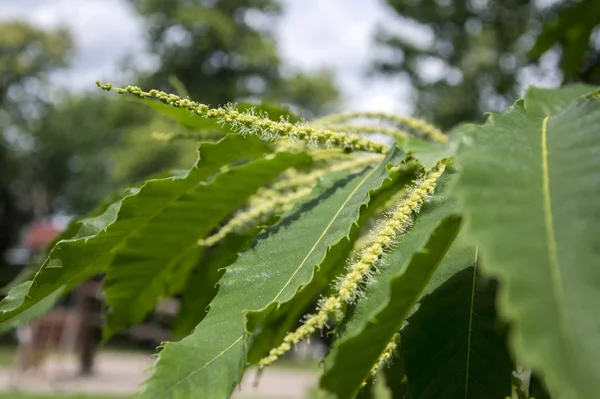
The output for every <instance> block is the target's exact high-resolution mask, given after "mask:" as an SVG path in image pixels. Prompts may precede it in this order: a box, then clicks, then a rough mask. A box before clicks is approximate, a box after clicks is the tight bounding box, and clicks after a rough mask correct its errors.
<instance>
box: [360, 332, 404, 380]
mask: <svg viewBox="0 0 600 399" xmlns="http://www.w3.org/2000/svg"><path fill="white" fill-rule="evenodd" d="M398 346H400V333H396V334H394V336H393V337H392V339H391V340H390V342H388V343H387V345H386V346H385V349H384V350H383V352H381V355H379V358H378V359H377V362H376V363H375V364H374V365H373V367H371V371H369V377H373V376H374V375H375V374H376V373H377V370H379V367H380V366H381V364H382V363H390V362H391V360H392V358H393V357H394V355H395V353H396V351H397V350H398ZM365 385H367V383H366V381H365V382H363V383H362V386H365Z"/></svg>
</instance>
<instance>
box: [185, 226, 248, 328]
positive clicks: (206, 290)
mask: <svg viewBox="0 0 600 399" xmlns="http://www.w3.org/2000/svg"><path fill="white" fill-rule="evenodd" d="M259 232H260V229H258V228H256V229H252V231H251V232H249V233H247V234H244V235H239V234H235V233H231V234H228V235H227V237H225V238H224V239H223V241H222V242H221V243H220V244H219V245H218V246H217V247H215V248H209V249H207V250H206V252H207V253H206V254H205V256H204V257H203V259H202V260H201V261H200V264H199V265H198V267H197V268H196V269H195V270H194V271H193V272H192V274H191V275H189V276H188V281H187V284H186V286H185V290H184V292H183V295H182V297H181V306H180V308H179V313H178V314H177V317H176V318H175V322H174V325H173V336H174V337H183V336H186V335H188V334H189V333H190V332H191V331H192V330H193V329H194V327H196V325H197V324H198V323H200V321H202V319H203V318H204V317H205V316H206V312H207V311H208V305H209V304H210V302H211V301H212V300H213V298H214V297H215V295H216V294H217V286H216V284H217V282H218V281H219V279H220V278H221V276H222V275H223V273H224V272H225V269H224V268H225V267H227V266H229V265H230V264H232V263H233V262H234V261H235V260H236V259H237V257H238V254H239V253H240V252H241V251H243V250H244V249H245V248H246V247H248V246H249V244H250V243H249V241H250V237H253V236H255V235H256V234H258V233H259Z"/></svg>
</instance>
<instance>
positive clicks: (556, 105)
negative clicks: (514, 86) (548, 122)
mask: <svg viewBox="0 0 600 399" xmlns="http://www.w3.org/2000/svg"><path fill="white" fill-rule="evenodd" d="M598 89H600V88H599V87H598V86H590V85H584V84H573V85H568V86H564V87H561V88H559V89H542V88H538V87H530V88H529V89H527V92H526V93H525V110H526V111H527V113H529V114H531V115H534V116H537V117H540V118H544V117H546V116H549V115H554V114H557V113H559V112H561V111H562V110H564V109H565V108H567V107H568V106H569V104H571V103H572V102H573V101H575V100H577V99H578V98H580V97H583V96H585V95H587V94H591V93H594V92H596V91H598Z"/></svg>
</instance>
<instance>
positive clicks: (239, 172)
mask: <svg viewBox="0 0 600 399" xmlns="http://www.w3.org/2000/svg"><path fill="white" fill-rule="evenodd" d="M206 159H207V156H204V154H203V153H202V152H201V154H200V161H199V162H198V165H197V169H192V171H191V172H190V173H189V175H188V176H186V177H185V178H179V179H178V178H173V179H166V180H155V181H154V182H155V183H154V184H152V185H150V182H148V183H147V184H146V186H145V187H144V188H143V189H142V190H140V193H139V194H138V195H137V196H136V201H135V204H134V203H133V202H130V203H128V204H125V203H124V204H123V206H122V208H121V211H120V212H119V219H118V220H117V223H118V222H119V221H120V220H123V221H126V222H127V226H128V228H129V229H130V232H129V233H128V235H129V238H128V239H127V242H126V244H125V245H124V246H123V247H121V248H119V249H118V250H116V251H115V257H114V260H113V261H112V263H111V265H110V267H109V269H108V272H107V275H106V279H105V284H104V290H105V292H106V303H107V304H108V305H109V306H110V307H111V311H110V312H109V313H108V315H107V323H106V325H105V328H104V331H105V333H106V336H111V335H112V334H114V333H115V332H117V331H119V330H122V329H124V328H127V327H129V326H130V325H132V324H135V323H137V322H140V321H141V320H143V318H144V316H145V315H146V314H147V313H148V311H150V310H152V309H153V308H154V306H155V302H156V298H158V297H161V296H166V295H167V293H168V288H169V287H168V282H169V278H170V275H171V273H172V272H173V271H174V269H175V268H176V267H177V265H178V264H181V262H182V261H183V260H184V259H185V257H186V256H188V255H189V254H190V252H193V251H195V250H197V247H198V240H200V239H202V238H204V237H205V236H207V235H208V234H209V233H210V232H211V231H212V230H213V229H214V228H215V227H216V226H217V225H218V224H219V222H221V221H222V220H223V219H225V218H226V217H227V216H228V215H230V214H231V213H232V212H234V211H235V210H236V209H237V208H238V207H240V206H241V205H243V204H244V203H245V202H246V201H247V199H248V197H249V196H250V195H252V194H254V193H255V192H256V191H257V190H258V189H259V188H260V187H262V186H264V185H266V184H268V183H269V182H270V181H272V180H273V179H275V178H276V177H277V176H278V175H279V174H280V173H281V172H283V171H284V170H285V169H287V168H289V167H290V166H294V165H298V164H300V163H306V162H308V160H309V159H310V158H309V157H308V155H307V154H305V153H295V154H293V153H288V152H280V153H277V154H275V155H273V156H272V157H265V158H260V159H257V160H255V161H252V162H248V163H245V164H243V165H241V166H235V167H229V168H228V169H227V170H226V171H224V172H222V173H219V174H217V175H216V176H214V177H213V178H212V180H210V181H203V179H206V178H207V177H208V176H206V174H204V173H202V172H199V171H200V170H201V168H202V165H203V160H205V161H206ZM208 162H210V159H209V160H208ZM146 187H147V189H146ZM126 205H128V206H126ZM186 264H187V265H189V267H190V268H191V267H193V266H194V264H193V263H186ZM189 272H190V269H187V270H179V271H178V273H183V274H185V275H187V274H189ZM132 304H135V306H132Z"/></svg>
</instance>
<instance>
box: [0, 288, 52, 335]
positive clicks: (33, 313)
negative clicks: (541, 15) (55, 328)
mask: <svg viewBox="0 0 600 399" xmlns="http://www.w3.org/2000/svg"><path fill="white" fill-rule="evenodd" d="M30 286H31V281H26V282H24V283H22V284H20V285H17V286H16V287H14V288H13V289H12V290H11V291H10V292H9V293H8V294H7V296H6V298H5V300H6V301H5V300H3V301H2V303H0V312H1V311H8V310H13V309H15V308H16V307H18V306H19V305H20V304H21V303H22V302H23V299H22V298H23V297H24V296H25V295H26V294H27V290H29V287H30ZM62 291H63V290H61V289H59V290H56V291H55V292H54V293H52V294H50V295H49V296H47V297H46V298H44V299H42V300H41V301H39V302H38V303H36V304H34V305H33V306H31V307H29V308H27V309H26V310H25V311H23V312H21V313H20V314H18V315H17V316H16V317H13V318H11V319H9V320H8V321H6V322H4V323H2V324H0V334H3V333H5V332H7V331H9V330H12V329H13V328H17V327H19V326H22V325H25V324H27V323H29V322H31V321H33V320H35V319H37V318H38V317H40V316H42V315H43V314H45V313H46V312H47V311H48V310H50V309H51V308H52V307H53V306H54V304H55V303H56V301H58V299H59V298H60V296H61V295H62Z"/></svg>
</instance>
